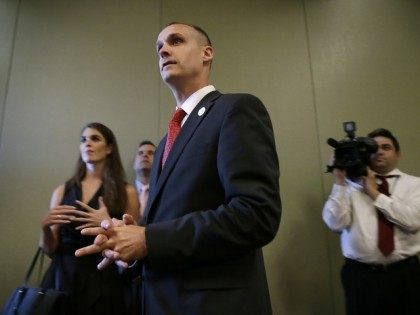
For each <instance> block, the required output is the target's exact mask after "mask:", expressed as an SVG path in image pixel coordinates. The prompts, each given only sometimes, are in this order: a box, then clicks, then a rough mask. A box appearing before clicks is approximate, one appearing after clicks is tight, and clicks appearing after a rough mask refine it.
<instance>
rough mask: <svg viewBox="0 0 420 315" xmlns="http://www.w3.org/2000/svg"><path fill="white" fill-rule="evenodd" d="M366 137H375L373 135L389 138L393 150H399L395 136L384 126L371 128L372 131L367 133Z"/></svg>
mask: <svg viewBox="0 0 420 315" xmlns="http://www.w3.org/2000/svg"><path fill="white" fill-rule="evenodd" d="M368 137H370V138H375V137H384V138H388V139H391V141H392V143H393V144H394V147H395V150H396V151H397V152H400V144H399V143H398V140H397V138H395V136H394V135H393V134H392V132H391V131H389V130H388V129H385V128H378V129H375V130H373V131H372V132H370V133H368Z"/></svg>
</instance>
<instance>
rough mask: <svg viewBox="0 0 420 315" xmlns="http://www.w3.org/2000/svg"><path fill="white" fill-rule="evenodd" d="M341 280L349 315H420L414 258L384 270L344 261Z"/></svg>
mask: <svg viewBox="0 0 420 315" xmlns="http://www.w3.org/2000/svg"><path fill="white" fill-rule="evenodd" d="M341 280H342V283H343V287H344V291H345V295H346V313H347V314H348V315H360V314H369V315H376V314H378V315H379V314H380V315H387V314H389V315H391V314H392V315H418V314H420V263H419V260H418V258H417V256H413V257H409V258H407V259H404V260H403V261H400V262H397V263H394V264H391V265H388V266H385V267H384V266H381V265H370V264H364V263H360V262H358V261H355V260H352V259H347V258H346V261H345V263H344V266H343V268H342V270H341Z"/></svg>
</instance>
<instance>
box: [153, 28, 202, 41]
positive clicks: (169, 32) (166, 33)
mask: <svg viewBox="0 0 420 315" xmlns="http://www.w3.org/2000/svg"><path fill="white" fill-rule="evenodd" d="M193 31H194V28H192V27H191V26H189V25H185V24H172V25H168V26H167V27H165V28H164V29H163V30H162V31H161V32H160V33H159V36H158V39H157V41H164V40H165V39H166V38H168V37H169V36H171V35H174V34H181V35H187V34H191V33H192V32H193Z"/></svg>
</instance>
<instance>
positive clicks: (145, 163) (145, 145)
mask: <svg viewBox="0 0 420 315" xmlns="http://www.w3.org/2000/svg"><path fill="white" fill-rule="evenodd" d="M155 150H156V146H155V145H154V144H153V142H151V141H149V140H144V141H142V142H140V144H139V147H138V149H137V152H136V156H135V157H134V163H133V169H134V172H135V174H136V188H137V194H138V196H139V203H140V213H139V218H140V220H141V218H142V216H143V213H144V209H145V208H146V204H147V199H148V197H149V182H150V170H151V169H152V164H153V156H154V154H155Z"/></svg>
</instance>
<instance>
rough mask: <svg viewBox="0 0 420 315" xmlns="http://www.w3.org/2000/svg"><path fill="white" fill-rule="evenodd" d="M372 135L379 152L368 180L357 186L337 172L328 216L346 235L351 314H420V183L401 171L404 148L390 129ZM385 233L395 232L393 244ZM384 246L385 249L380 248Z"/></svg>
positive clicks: (391, 236) (345, 275)
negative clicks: (400, 162)
mask: <svg viewBox="0 0 420 315" xmlns="http://www.w3.org/2000/svg"><path fill="white" fill-rule="evenodd" d="M368 136H369V137H371V138H373V139H374V140H375V141H376V142H377V143H378V151H377V152H376V153H375V154H373V155H372V156H371V165H370V169H368V174H367V176H364V177H362V178H361V179H360V180H359V181H358V182H352V181H350V180H348V179H347V178H346V173H345V171H344V170H339V169H337V168H335V169H334V170H333V174H334V179H335V183H334V186H333V188H332V192H331V195H330V196H329V198H328V200H327V202H326V203H325V206H324V209H323V214H322V215H323V219H324V221H325V223H326V224H327V225H328V227H329V228H330V229H331V230H333V231H336V232H339V233H340V234H341V249H342V253H343V255H344V257H345V263H344V266H343V268H342V271H341V280H342V283H343V287H344V291H345V296H346V311H347V314H420V299H419V296H420V264H419V258H418V255H419V253H420V178H419V177H414V176H410V175H408V174H405V173H403V172H401V171H400V170H399V169H397V164H398V161H399V160H400V156H401V154H400V147H399V143H398V141H397V139H396V138H395V137H394V136H393V134H392V133H391V132H390V131H389V130H386V129H376V130H374V131H372V132H371V133H369V135H368ZM380 176H383V177H382V179H380V178H379V177H380ZM384 181H386V182H385V183H383V182H384ZM384 186H387V191H384V190H383V188H381V187H384ZM380 217H382V218H383V219H381V218H380ZM381 220H383V222H385V223H383V222H379V221H381ZM381 224H386V225H387V226H388V228H387V227H385V228H384V227H383V225H381ZM383 229H388V231H389V232H385V234H386V233H391V234H388V240H387V239H386V238H387V237H386V236H380V235H379V234H381V233H382V232H381V231H382V230H383ZM384 242H386V244H385V248H386V249H385V250H384V249H383V248H384V246H382V245H379V243H382V244H383V243H384Z"/></svg>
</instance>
